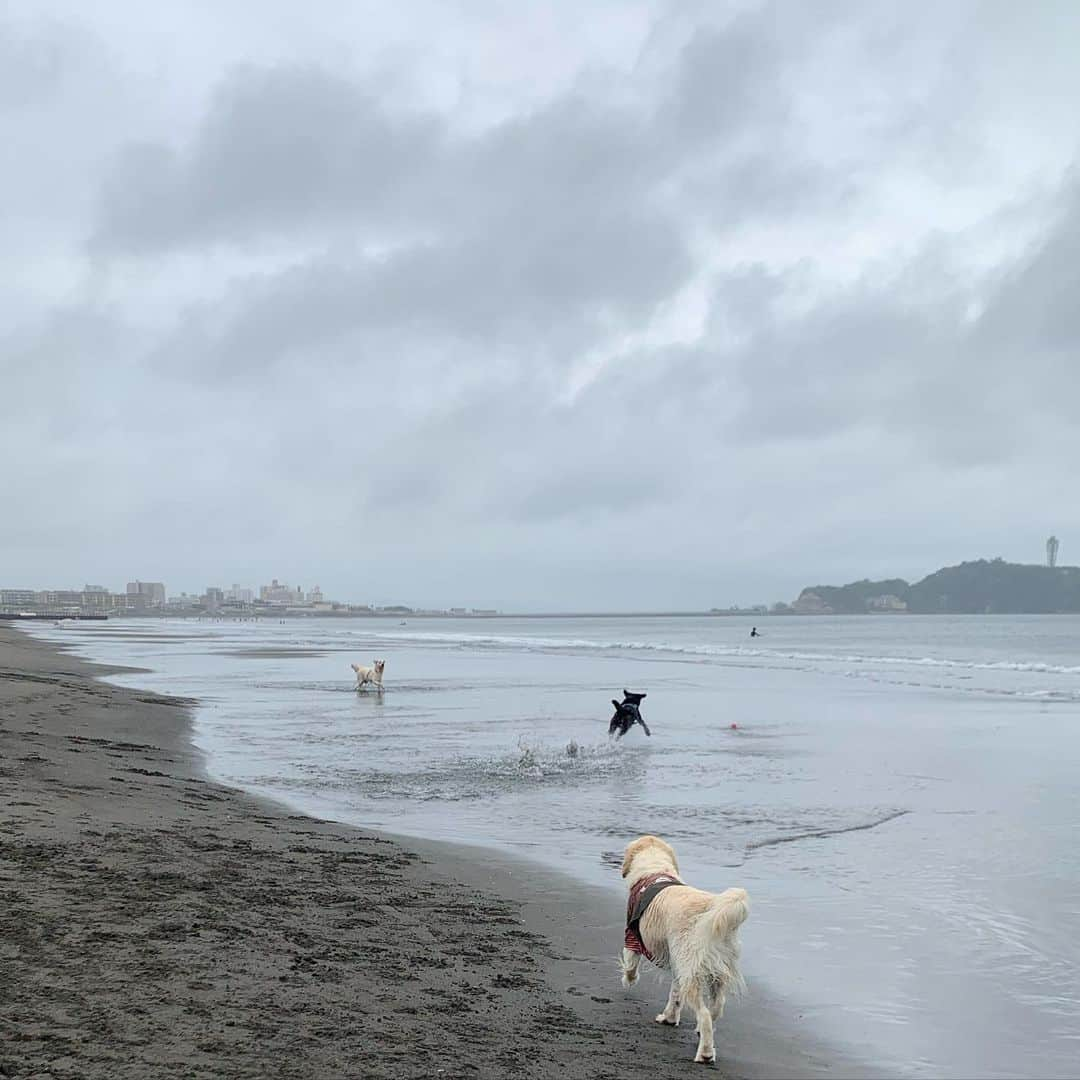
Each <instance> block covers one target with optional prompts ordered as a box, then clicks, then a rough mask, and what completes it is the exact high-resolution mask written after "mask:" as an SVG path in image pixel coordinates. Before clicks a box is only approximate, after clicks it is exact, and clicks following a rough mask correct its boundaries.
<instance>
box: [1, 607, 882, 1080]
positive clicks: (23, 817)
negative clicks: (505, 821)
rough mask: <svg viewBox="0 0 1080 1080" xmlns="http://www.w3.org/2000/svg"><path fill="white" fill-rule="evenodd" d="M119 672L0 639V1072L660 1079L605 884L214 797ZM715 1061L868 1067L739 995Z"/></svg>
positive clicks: (740, 1070) (650, 1006)
mask: <svg viewBox="0 0 1080 1080" xmlns="http://www.w3.org/2000/svg"><path fill="white" fill-rule="evenodd" d="M120 670H129V671H130V670H132V669H118V668H115V667H108V668H107V667H104V666H102V665H95V664H91V663H89V662H87V661H84V660H81V659H79V658H78V657H75V656H73V655H72V654H70V653H69V652H67V651H66V650H65V648H64V647H63V646H60V645H53V644H52V643H46V642H43V641H40V640H38V639H35V638H32V637H29V636H27V635H24V634H22V633H20V632H18V631H17V630H16V629H14V628H12V627H11V626H10V624H8V625H2V626H0V792H3V793H4V794H5V796H10V798H6V799H5V800H2V801H0V806H3V809H2V810H0V896H2V898H3V899H4V901H5V903H4V904H3V905H2V906H0V929H2V931H3V932H2V934H0V984H3V985H5V986H6V987H7V988H8V992H7V993H6V994H5V996H4V997H3V998H2V999H0V1077H24V1076H25V1077H32V1076H42V1077H44V1076H46V1075H47V1076H51V1077H53V1078H54V1080H61V1078H67V1077H71V1078H74V1077H80V1078H82V1077H85V1078H87V1080H96V1078H101V1080H104V1078H105V1077H128V1076H130V1077H147V1076H169V1075H183V1076H192V1075H194V1076H199V1077H208V1078H214V1077H248V1076H250V1077H256V1076H266V1075H270V1074H272V1075H275V1076H281V1077H320V1078H322V1077H326V1078H330V1077H338V1076H341V1077H352V1076H363V1077H373V1078H378V1077H411V1076H417V1077H419V1076H434V1075H442V1076H445V1077H457V1076H461V1077H487V1076H490V1077H501V1076H508V1075H511V1074H513V1075H522V1076H530V1077H533V1076H534V1077H538V1078H547V1077H554V1076H559V1077H562V1078H568V1080H574V1078H576V1077H582V1078H585V1077H612V1078H615V1077H620V1078H626V1077H636V1076H641V1077H646V1076H647V1077H666V1076H676V1075H678V1076H683V1075H684V1074H685V1072H686V1069H687V1067H688V1066H689V1065H690V1064H691V1063H690V1057H691V1055H692V1052H693V1045H694V1036H693V1031H692V1025H689V1026H686V1025H684V1026H683V1027H682V1028H680V1029H678V1030H677V1031H673V1030H671V1029H666V1028H661V1027H659V1026H657V1025H655V1024H653V1023H652V1017H653V1015H655V1013H656V1012H657V1011H658V1009H659V1007H660V1005H661V1004H662V999H663V997H664V996H665V989H664V986H663V984H662V982H661V981H660V979H659V978H656V977H651V976H646V977H644V978H643V979H642V980H641V982H640V983H639V985H638V986H637V987H635V988H634V989H633V990H632V991H629V992H628V991H624V990H623V989H622V988H621V986H620V985H619V981H618V974H617V966H616V963H615V957H616V955H617V952H618V947H619V944H620V942H621V916H622V911H621V904H620V902H619V900H618V898H617V896H615V895H614V894H613V891H612V892H611V893H609V892H608V891H607V890H602V889H596V888H592V887H589V886H586V885H583V884H582V883H580V882H578V881H577V880H576V879H573V878H571V877H569V876H566V875H561V874H558V873H553V872H551V871H548V870H546V869H544V868H543V867H541V866H538V865H536V864H533V863H530V862H526V861H525V860H516V859H514V858H512V857H507V856H505V855H503V854H502V853H501V852H494V851H489V850H487V849H483V848H473V847H467V846H464V845H453V844H449V843H444V842H437V841H427V840H420V839H416V838H413V837H398V836H393V837H392V836H390V835H389V834H380V835H376V834H374V833H370V832H367V831H365V830H361V829H355V828H353V827H350V826H345V825H339V824H336V823H332V822H324V821H319V820H317V819H314V818H309V817H306V816H304V815H302V814H298V813H293V812H291V811H290V810H289V808H287V807H284V806H282V805H280V804H278V803H273V802H269V801H267V800H263V799H261V798H258V797H255V796H251V795H248V794H246V793H243V792H240V791H237V790H235V789H232V788H228V787H224V786H221V785H218V784H216V783H214V782H212V781H210V780H208V779H207V777H206V774H205V770H204V767H203V760H202V756H201V754H200V753H199V751H198V750H197V749H196V747H195V746H194V744H193V742H192V738H191V735H192V718H191V713H190V706H191V704H192V703H191V702H187V701H183V700H181V699H175V698H166V697H162V696H160V695H157V694H152V693H149V692H147V691H139V690H133V689H127V688H122V687H117V686H114V685H112V684H109V683H104V682H102V681H100V680H99V679H98V678H97V676H101V675H107V674H110V673H117V672H119V671H120ZM752 925H753V919H752V918H751V921H750V922H749V923H748V924H747V931H752ZM746 937H747V934H746V933H744V938H746ZM748 941H749V942H751V944H749V946H748V947H750V948H752V937H750V938H748ZM717 1050H718V1054H719V1058H718V1065H717V1067H716V1068H715V1069H714V1072H713V1073H712V1075H718V1076H724V1077H731V1078H736V1077H738V1078H745V1080H757V1078H759V1077H771V1076H790V1077H820V1076H825V1075H828V1076H851V1077H856V1076H867V1075H882V1073H881V1072H880V1071H877V1070H873V1069H868V1068H867V1067H866V1066H865V1064H862V1065H860V1064H859V1063H856V1062H855V1061H853V1060H851V1059H849V1058H848V1057H847V1056H846V1055H842V1054H839V1053H837V1052H836V1051H835V1050H834V1049H832V1048H828V1047H826V1046H824V1045H821V1044H819V1043H818V1042H817V1041H816V1040H815V1039H814V1038H813V1036H812V1034H811V1033H805V1032H803V1031H800V1030H799V1020H798V1018H797V1016H794V1015H792V1014H791V1009H790V1007H789V1006H785V1004H784V1003H781V1002H777V1001H773V1000H771V999H769V998H768V997H767V996H765V995H763V994H762V993H761V992H760V991H757V990H755V989H754V988H752V992H751V995H750V997H749V998H748V999H747V1000H746V1001H745V1002H743V1003H742V1004H741V1005H736V1006H733V1007H729V1009H728V1013H727V1016H726V1018H725V1019H723V1020H721V1021H720V1022H719V1023H718V1024H717Z"/></svg>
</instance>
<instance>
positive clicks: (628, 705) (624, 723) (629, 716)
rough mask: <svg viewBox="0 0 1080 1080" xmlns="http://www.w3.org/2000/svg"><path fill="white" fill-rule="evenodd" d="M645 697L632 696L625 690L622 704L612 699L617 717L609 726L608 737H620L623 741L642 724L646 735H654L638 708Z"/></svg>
mask: <svg viewBox="0 0 1080 1080" xmlns="http://www.w3.org/2000/svg"><path fill="white" fill-rule="evenodd" d="M645 697H646V695H645V694H631V693H630V691H629V690H624V691H623V699H622V701H621V702H619V701H616V700H615V699H614V698H612V699H611V704H612V705H614V706H615V715H614V716H613V717H612V718H611V723H610V724H608V729H607V733H608V735H618V737H619V738H620V739H621V738H622V737H623V736H624V735H625V734H626V733H627V732H628V731H629V730H630V729H631V728H632V727H633V726H634V725H635V724H640V725H641V726H642V727H643V728H644V729H645V734H646V735H652V732H651V731H650V730H649V725H648V724H646V723H645V721H644V720H643V719H642V716H641V710H640V709H639V708H638V706H639V705H640V704H641V702H642V701H643V700H644V698H645Z"/></svg>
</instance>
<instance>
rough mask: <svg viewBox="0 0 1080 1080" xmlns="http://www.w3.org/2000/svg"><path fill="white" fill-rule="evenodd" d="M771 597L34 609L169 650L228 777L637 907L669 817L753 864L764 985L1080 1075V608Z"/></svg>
mask: <svg viewBox="0 0 1080 1080" xmlns="http://www.w3.org/2000/svg"><path fill="white" fill-rule="evenodd" d="M750 625H751V622H750V620H746V619H742V618H667V617H656V618H640V617H633V618H630V617H627V618H550V619H511V618H498V619H460V620H454V619H410V620H408V622H407V623H406V624H405V625H399V624H397V622H396V621H392V620H381V619H380V620H374V619H355V620H329V619H324V620H319V619H310V620H290V621H288V622H287V623H279V622H278V621H276V620H262V621H259V622H247V623H242V622H211V621H197V620H175V621H169V620H163V621H157V620H141V621H127V622H116V621H113V622H110V623H108V624H97V625H93V624H87V623H83V624H71V623H69V624H65V625H64V626H62V627H44V628H38V629H37V630H36V632H37V633H40V634H42V635H44V636H47V637H52V638H56V639H60V640H64V641H66V642H68V643H72V642H75V643H76V644H77V647H78V651H79V652H80V653H81V654H83V655H86V656H88V657H90V658H92V659H97V660H102V661H106V662H109V663H114V664H129V665H135V666H140V667H146V668H149V669H151V671H150V673H149V674H139V675H126V676H118V677H116V678H115V681H117V682H121V683H125V684H129V685H136V686H145V687H149V688H152V689H155V690H159V691H162V692H168V693H175V694H181V695H187V696H193V697H196V698H198V699H199V701H200V702H201V706H200V708H199V709H198V710H197V713H196V742H197V744H198V745H199V747H200V748H201V749H202V750H203V751H204V752H205V754H206V758H207V762H208V768H209V771H210V772H211V774H212V775H213V776H214V777H216V778H218V779H220V780H223V781H226V782H229V783H233V784H237V785H239V786H242V787H244V788H247V789H249V790H252V791H256V792H259V793H262V794H265V795H270V796H272V797H275V798H277V799H280V800H282V801H284V802H286V803H288V804H290V805H292V806H294V807H296V808H298V809H300V810H303V811H306V812H310V813H314V814H318V815H320V816H324V817H328V818H335V819H338V820H341V821H345V822H351V823H354V824H358V825H363V826H367V827H372V828H382V829H386V830H392V831H395V832H399V833H406V834H413V835H418V836H426V837H435V838H443V839H448V840H455V841H464V842H467V843H477V844H484V845H487V846H494V847H497V848H504V849H507V850H510V851H513V852H515V853H516V854H518V855H524V856H528V857H532V858H535V859H537V860H540V861H547V862H551V863H553V864H557V865H558V866H559V867H561V868H562V869H568V870H570V871H571V872H573V873H575V874H577V875H578V876H579V877H581V878H583V879H585V880H588V881H590V882H592V883H596V884H600V885H607V886H609V887H610V888H611V889H612V898H613V900H612V902H613V904H615V905H618V904H619V903H620V902H621V897H622V890H621V882H620V880H619V877H618V869H617V868H618V863H619V858H620V854H621V850H622V847H623V846H624V844H625V843H626V842H627V841H628V840H629V839H631V838H633V837H634V836H635V835H638V834H639V833H642V832H654V833H657V834H659V835H661V836H664V837H665V838H667V839H668V840H669V841H671V842H672V843H673V844H674V845H675V847H676V849H677V850H678V852H679V856H680V862H681V865H682V870H683V873H684V875H685V876H686V877H687V879H688V880H689V881H691V882H692V883H694V884H696V885H700V886H702V887H704V888H712V889H717V890H719V889H723V888H726V887H728V886H731V885H741V886H743V887H745V888H746V889H748V890H749V891H750V894H751V898H752V905H753V907H752V914H751V918H750V920H749V922H748V923H747V924H746V926H745V927H744V928H743V934H742V937H743V954H744V967H745V972H746V975H747V978H748V980H749V982H750V986H751V993H752V992H753V987H754V985H755V984H758V985H766V986H768V988H769V990H770V991H771V992H772V993H773V994H775V995H778V996H779V997H780V998H781V999H782V1000H783V1001H784V1002H786V1003H788V1004H789V1005H790V1009H791V1021H792V1026H793V1028H796V1029H799V1028H801V1029H804V1030H807V1031H811V1032H813V1033H814V1034H816V1035H818V1036H821V1037H824V1038H827V1039H832V1040H835V1041H836V1042H837V1043H839V1044H842V1045H844V1046H847V1047H850V1048H851V1049H853V1050H854V1051H856V1052H858V1053H860V1054H864V1055H866V1056H867V1059H868V1060H870V1061H873V1062H878V1063H880V1064H881V1066H882V1068H885V1069H888V1070H890V1071H893V1072H897V1073H901V1074H904V1075H909V1076H949V1077H970V1076H987V1077H989V1076H1040V1077H1051V1076H1053V1077H1065V1076H1076V1075H1077V1074H1078V1070H1080V618H1073V617H1067V616H1057V617H1044V616H1031V617H986V618H980V617H958V618H952V617H943V616H940V617H916V616H900V617H890V616H881V617H863V618H816V619H815V618H795V617H790V618H772V619H768V618H767V619H762V620H760V621H759V627H760V629H761V630H762V632H763V635H764V636H762V637H760V638H756V639H751V638H750V637H749V636H748V635H749V629H750ZM375 657H383V658H385V659H386V660H387V667H386V677H385V690H384V691H383V692H382V693H377V692H375V691H372V690H367V691H362V692H357V691H356V690H355V689H354V679H353V674H352V672H351V670H350V669H349V664H350V663H351V662H352V661H358V662H360V663H365V664H370V663H371V661H372V660H373V659H374V658H375ZM623 688H626V689H630V690H637V691H646V692H647V694H648V697H647V698H646V700H645V702H644V704H643V706H642V712H643V714H644V716H645V718H646V720H647V721H648V723H649V726H650V728H651V730H652V737H651V738H646V737H645V735H644V733H643V732H642V731H641V729H640V728H635V729H633V730H632V731H631V732H630V734H629V735H627V736H626V738H625V739H623V740H621V741H618V742H611V741H609V740H608V738H607V724H608V720H609V718H610V716H611V712H612V709H611V705H610V699H611V698H612V697H617V696H618V697H621V693H620V692H621V690H622V689H623ZM617 948H618V943H617V942H612V952H613V955H614V953H615V952H616V951H617ZM658 992H659V991H658ZM748 1007H752V998H751V1003H750V1005H749V1006H748ZM720 1037H721V1038H722V1033H721V1035H720Z"/></svg>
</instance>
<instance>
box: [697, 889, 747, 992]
mask: <svg viewBox="0 0 1080 1080" xmlns="http://www.w3.org/2000/svg"><path fill="white" fill-rule="evenodd" d="M749 914H750V897H749V895H747V892H746V890H745V889H727V890H725V891H724V892H722V893H720V895H719V896H717V897H716V899H715V900H714V901H713V903H712V906H711V907H710V908H709V909H708V910H707V911H704V912H702V914H701V917H700V918H699V919H698V924H697V927H696V937H697V941H696V943H695V944H696V945H697V951H698V955H699V957H700V960H701V964H702V966H703V967H704V968H705V969H706V970H707V971H708V972H709V974H710V975H711V976H712V978H713V979H714V980H715V981H716V982H717V983H718V984H719V985H720V986H721V987H722V988H723V990H724V992H725V993H727V994H738V993H740V992H741V991H743V990H745V989H746V984H745V982H744V981H743V977H742V972H741V971H740V970H739V939H738V937H737V936H736V932H737V931H738V929H739V927H740V926H742V924H743V923H744V922H746V919H747V916H748V915H749Z"/></svg>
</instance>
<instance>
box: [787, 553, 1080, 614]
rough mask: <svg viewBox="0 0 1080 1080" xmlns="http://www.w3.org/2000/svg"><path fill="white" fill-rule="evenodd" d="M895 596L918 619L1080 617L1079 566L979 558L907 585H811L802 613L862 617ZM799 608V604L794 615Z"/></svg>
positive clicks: (893, 581)
mask: <svg viewBox="0 0 1080 1080" xmlns="http://www.w3.org/2000/svg"><path fill="white" fill-rule="evenodd" d="M881 596H895V597H897V598H898V599H899V600H903V601H904V602H905V603H906V604H907V610H908V611H909V612H914V613H917V614H955V615H976V614H979V615H981V614H997V615H1023V614H1030V615H1041V614H1052V613H1057V612H1080V567H1076V566H1055V567H1050V566H1028V565H1023V564H1020V563H1008V562H1005V561H1004V560H1003V559H977V560H975V561H973V562H965V563H961V564H960V565H959V566H946V567H943V568H942V569H941V570H937V571H935V572H934V573H933V574H930V575H928V576H927V577H925V578H923V579H922V581H919V582H916V583H915V584H914V585H908V583H907V582H906V581H904V580H903V579H901V578H890V579H888V580H886V581H868V580H863V581H854V582H852V583H851V584H849V585H812V586H810V587H809V588H807V589H804V590H803V591H802V594H801V596H800V600H804V602H803V604H802V605H801V607H802V610H804V611H806V610H809V611H813V610H814V609H815V608H816V609H817V610H821V611H825V612H829V611H831V612H833V613H835V614H838V615H861V614H863V613H865V612H866V611H868V610H870V609H871V608H872V606H873V603H874V601H875V599H876V598H877V597H881ZM799 609H800V603H799V601H796V602H795V610H799Z"/></svg>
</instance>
